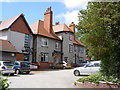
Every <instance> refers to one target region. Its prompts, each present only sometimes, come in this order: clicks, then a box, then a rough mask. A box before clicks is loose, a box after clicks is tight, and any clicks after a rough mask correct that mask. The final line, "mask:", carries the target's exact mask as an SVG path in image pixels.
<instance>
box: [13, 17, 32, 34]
mask: <svg viewBox="0 0 120 90" xmlns="http://www.w3.org/2000/svg"><path fill="white" fill-rule="evenodd" d="M11 30H12V31H16V32H20V33H24V34H30V30H29V28H28V26H27V24H26V23H25V21H24V19H23V18H22V17H20V18H18V20H17V21H16V22H15V23H14V24H13V25H12V26H11Z"/></svg>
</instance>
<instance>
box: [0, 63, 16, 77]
mask: <svg viewBox="0 0 120 90" xmlns="http://www.w3.org/2000/svg"><path fill="white" fill-rule="evenodd" d="M0 73H2V74H10V75H14V74H15V69H14V65H13V63H11V62H9V61H0Z"/></svg>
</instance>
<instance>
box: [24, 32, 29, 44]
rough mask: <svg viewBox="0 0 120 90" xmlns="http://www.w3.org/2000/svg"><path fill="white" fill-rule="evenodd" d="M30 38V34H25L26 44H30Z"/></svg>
mask: <svg viewBox="0 0 120 90" xmlns="http://www.w3.org/2000/svg"><path fill="white" fill-rule="evenodd" d="M29 39H30V36H29V35H28V34H25V40H24V46H28V45H29Z"/></svg>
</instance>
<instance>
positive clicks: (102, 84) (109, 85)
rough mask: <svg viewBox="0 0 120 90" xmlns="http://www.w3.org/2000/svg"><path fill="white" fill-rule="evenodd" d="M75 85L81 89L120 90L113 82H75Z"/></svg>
mask: <svg viewBox="0 0 120 90" xmlns="http://www.w3.org/2000/svg"><path fill="white" fill-rule="evenodd" d="M75 85H76V86H78V87H81V88H120V86H118V85H117V84H114V83H111V82H108V83H107V82H102V81H100V82H99V83H91V82H84V83H82V82H75Z"/></svg>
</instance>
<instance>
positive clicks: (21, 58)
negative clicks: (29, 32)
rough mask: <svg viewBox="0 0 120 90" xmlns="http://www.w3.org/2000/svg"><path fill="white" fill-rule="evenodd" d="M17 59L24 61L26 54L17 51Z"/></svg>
mask: <svg viewBox="0 0 120 90" xmlns="http://www.w3.org/2000/svg"><path fill="white" fill-rule="evenodd" d="M16 60H17V61H24V54H22V53H17V54H16Z"/></svg>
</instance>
